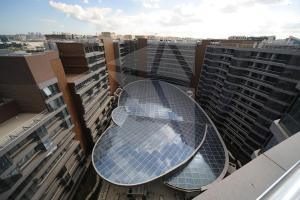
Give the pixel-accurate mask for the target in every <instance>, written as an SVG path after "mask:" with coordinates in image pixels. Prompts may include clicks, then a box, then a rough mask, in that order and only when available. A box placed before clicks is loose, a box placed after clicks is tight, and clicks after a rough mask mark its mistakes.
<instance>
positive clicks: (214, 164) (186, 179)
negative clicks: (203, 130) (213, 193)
mask: <svg viewBox="0 0 300 200" xmlns="http://www.w3.org/2000/svg"><path fill="white" fill-rule="evenodd" d="M225 149H226V148H225V145H224V143H223V142H222V139H221V138H220V137H219V136H218V133H217V132H216V130H215V129H214V128H213V126H209V127H208V129H207V134H206V137H205V140H204V143H203V145H202V146H201V147H200V149H199V150H198V152H197V154H196V155H195V156H194V157H193V159H192V160H191V161H190V162H189V163H188V164H187V165H185V166H184V167H183V168H181V169H179V170H176V172H175V173H173V174H171V175H169V176H168V177H166V179H165V183H166V184H167V185H168V186H171V187H174V188H178V189H180V190H185V191H194V190H201V189H204V188H206V187H207V185H209V184H211V183H212V182H214V181H216V180H220V179H221V178H223V177H224V175H225V173H226V171H227V165H228V156H227V152H226V150H225Z"/></svg>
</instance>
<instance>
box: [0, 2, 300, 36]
mask: <svg viewBox="0 0 300 200" xmlns="http://www.w3.org/2000/svg"><path fill="white" fill-rule="evenodd" d="M104 31H109V32H115V33H117V34H134V35H146V34H147V35H161V36H179V37H193V38H227V37H228V36H232V35H245V36H261V35H276V36H277V38H287V37H289V36H291V35H292V36H295V37H300V0H189V1H185V0H1V12H0V34H17V33H27V32H41V33H53V32H67V33H76V34H96V33H97V34H99V33H101V32H104Z"/></svg>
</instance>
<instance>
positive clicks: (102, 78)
mask: <svg viewBox="0 0 300 200" xmlns="http://www.w3.org/2000/svg"><path fill="white" fill-rule="evenodd" d="M56 44H57V47H58V50H59V55H60V58H61V60H62V63H63V67H64V69H65V72H66V76H67V81H68V85H69V87H70V90H71V93H72V98H73V100H74V103H75V108H76V111H77V115H78V118H79V120H80V125H81V128H82V130H83V132H84V134H85V136H86V137H87V138H88V140H87V142H88V149H89V150H91V149H92V147H93V143H94V142H95V141H96V140H97V138H98V137H99V135H100V134H101V133H102V132H103V131H104V130H105V128H106V127H107V125H108V124H109V121H110V113H111V108H112V103H113V100H114V99H113V97H112V96H110V84H109V80H108V78H109V75H108V71H107V67H106V60H105V53H104V47H103V43H100V42H98V43H81V42H59V43H56Z"/></svg>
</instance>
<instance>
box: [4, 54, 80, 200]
mask: <svg viewBox="0 0 300 200" xmlns="http://www.w3.org/2000/svg"><path fill="white" fill-rule="evenodd" d="M59 67H61V68H62V66H61V62H60V60H59V57H58V54H57V52H44V53H38V54H26V55H14V54H9V55H1V56H0V99H1V100H0V116H1V117H0V163H1V166H0V185H1V187H0V188H1V189H0V199H69V198H71V196H72V195H73V194H74V190H75V189H76V186H78V183H79V182H80V179H81V178H82V175H83V173H84V171H85V170H86V165H85V160H86V158H85V154H84V151H83V149H82V148H81V147H80V142H79V141H78V140H76V139H75V134H74V130H75V128H74V121H73V118H72V116H71V115H70V114H69V112H68V111H69V110H68V109H69V106H68V105H66V102H65V95H64V94H63V93H62V91H63V90H64V88H63V87H64V85H63V84H62V83H61V82H60V81H59V80H58V77H57V76H56V73H55V72H54V70H53V69H54V68H55V69H57V68H59ZM75 120H76V119H75ZM76 137H77V138H80V136H79V135H78V133H76Z"/></svg>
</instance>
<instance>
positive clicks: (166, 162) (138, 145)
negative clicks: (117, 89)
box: [92, 80, 224, 187]
mask: <svg viewBox="0 0 300 200" xmlns="http://www.w3.org/2000/svg"><path fill="white" fill-rule="evenodd" d="M112 119H113V120H114V122H115V123H116V125H113V126H111V127H110V128H108V129H107V130H106V131H105V132H104V133H103V134H102V136H101V137H100V138H99V140H98V141H97V143H96V144H95V146H94V149H93V155H92V159H93V165H94V167H95V169H96V171H97V173H98V174H99V175H100V176H101V177H102V178H104V179H106V180H107V181H109V182H111V183H114V184H117V185H124V186H134V185H140V184H143V183H147V182H149V181H152V180H154V179H157V178H159V177H161V176H164V175H166V174H169V173H170V172H174V171H177V170H178V169H177V168H179V167H180V166H182V165H183V164H185V163H187V162H188V161H190V160H191V158H192V157H193V156H194V155H195V154H196V153H197V154H196V156H195V157H194V158H193V159H192V160H191V161H190V162H189V163H192V162H193V160H194V159H195V158H197V155H198V154H199V152H200V151H198V150H199V149H202V148H201V145H202V143H203V142H204V139H205V137H206V134H207V130H209V129H210V126H211V125H212V124H211V122H210V120H209V119H208V117H207V115H206V114H205V112H204V111H203V110H202V109H201V107H200V106H199V105H198V104H197V103H196V102H195V101H193V100H192V99H191V98H190V97H188V96H187V95H185V93H183V92H182V91H181V90H179V89H177V88H176V87H174V86H172V85H170V84H168V83H165V82H160V81H150V80H148V81H147V80H146V81H136V82H133V83H131V84H129V85H127V86H126V87H125V88H124V90H123V91H122V93H121V95H120V98H119V107H117V108H116V109H115V110H114V111H113V113H112ZM214 130H215V129H214ZM197 163H198V162H197ZM187 166H189V164H188V165H187ZM223 166H224V165H223ZM176 169H177V170H176ZM179 174H181V172H180V171H178V172H177V173H176V176H178V175H179ZM168 180H169V181H167V184H168V185H174V187H177V186H176V184H174V183H175V182H174V180H177V179H176V178H175V179H172V178H170V179H168ZM172 180H173V181H172ZM176 183H178V182H176Z"/></svg>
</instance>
